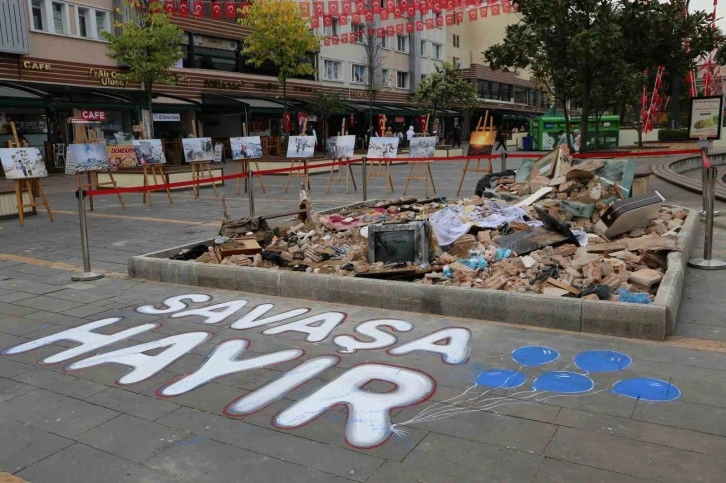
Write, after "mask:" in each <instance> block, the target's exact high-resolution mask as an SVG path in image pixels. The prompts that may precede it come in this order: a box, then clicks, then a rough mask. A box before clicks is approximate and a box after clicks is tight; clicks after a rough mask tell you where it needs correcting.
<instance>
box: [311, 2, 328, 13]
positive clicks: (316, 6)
mask: <svg viewBox="0 0 726 483" xmlns="http://www.w3.org/2000/svg"><path fill="white" fill-rule="evenodd" d="M313 11H314V12H315V16H316V17H322V16H323V13H324V12H325V3H323V0H315V1H314V2H313Z"/></svg>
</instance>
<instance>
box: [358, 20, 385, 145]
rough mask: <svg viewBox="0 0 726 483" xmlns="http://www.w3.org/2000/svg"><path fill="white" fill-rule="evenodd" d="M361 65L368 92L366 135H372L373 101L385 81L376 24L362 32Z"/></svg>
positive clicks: (381, 42)
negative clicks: (363, 67)
mask: <svg viewBox="0 0 726 483" xmlns="http://www.w3.org/2000/svg"><path fill="white" fill-rule="evenodd" d="M361 42H362V43H363V58H362V59H361V60H362V62H363V65H365V66H366V75H367V82H366V91H367V92H368V133H369V134H372V133H373V131H372V130H373V101H375V100H376V96H377V95H378V92H379V91H380V90H381V88H382V87H383V84H384V83H385V81H386V79H383V78H382V70H381V67H382V66H383V40H382V39H379V38H378V35H376V24H375V23H374V22H368V23H367V24H366V30H365V32H363V38H362V39H361Z"/></svg>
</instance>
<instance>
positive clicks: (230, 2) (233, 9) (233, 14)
mask: <svg viewBox="0 0 726 483" xmlns="http://www.w3.org/2000/svg"><path fill="white" fill-rule="evenodd" d="M224 13H225V15H226V16H227V18H237V2H235V0H227V5H225V7H224Z"/></svg>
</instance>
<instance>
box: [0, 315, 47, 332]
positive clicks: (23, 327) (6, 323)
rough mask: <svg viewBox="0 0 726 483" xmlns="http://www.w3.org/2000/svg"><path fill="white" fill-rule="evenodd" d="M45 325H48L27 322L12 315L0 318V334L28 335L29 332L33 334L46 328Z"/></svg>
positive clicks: (36, 321) (35, 321)
mask: <svg viewBox="0 0 726 483" xmlns="http://www.w3.org/2000/svg"><path fill="white" fill-rule="evenodd" d="M47 325H48V324H47V323H46V322H40V321H38V320H28V319H25V318H23V317H16V316H14V315H2V316H0V332H4V333H6V334H10V335H25V334H30V333H31V332H35V331H37V330H40V329H42V328H44V327H46V326H47Z"/></svg>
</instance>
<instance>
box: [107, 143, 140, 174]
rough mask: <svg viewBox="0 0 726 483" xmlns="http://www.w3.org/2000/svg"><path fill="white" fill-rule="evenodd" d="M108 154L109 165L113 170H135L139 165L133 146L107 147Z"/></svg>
mask: <svg viewBox="0 0 726 483" xmlns="http://www.w3.org/2000/svg"><path fill="white" fill-rule="evenodd" d="M106 152H107V153H108V163H109V165H110V166H111V169H118V168H134V167H136V166H138V165H139V162H138V160H137V159H136V148H134V147H133V146H132V145H130V144H129V145H128V146H126V145H121V146H119V145H116V146H108V145H107V146H106Z"/></svg>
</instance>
